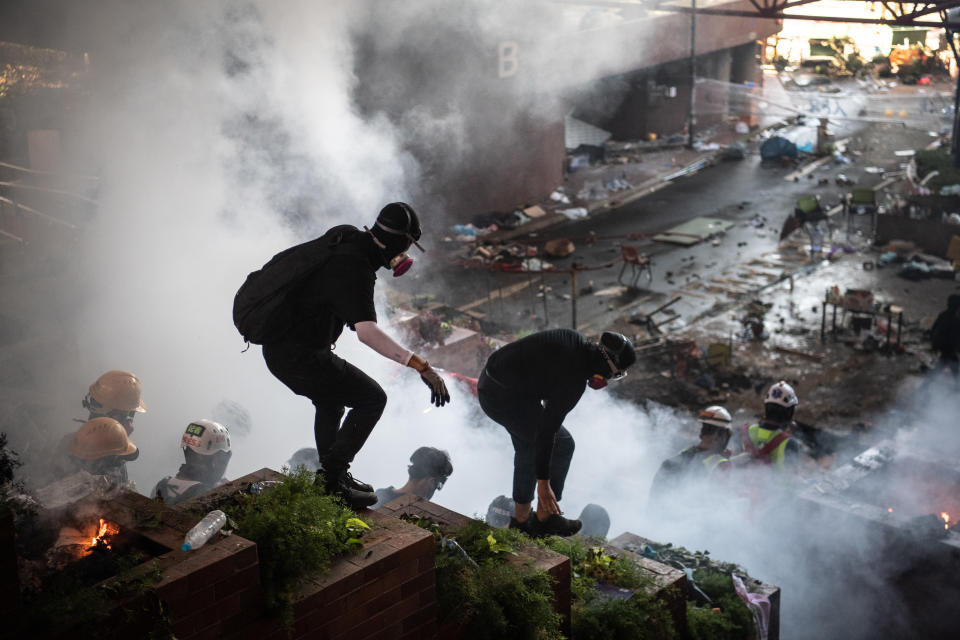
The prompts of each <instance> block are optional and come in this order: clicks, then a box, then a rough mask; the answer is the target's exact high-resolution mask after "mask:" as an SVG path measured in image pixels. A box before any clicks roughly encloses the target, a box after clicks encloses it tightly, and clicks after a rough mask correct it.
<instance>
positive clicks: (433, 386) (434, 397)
mask: <svg viewBox="0 0 960 640" xmlns="http://www.w3.org/2000/svg"><path fill="white" fill-rule="evenodd" d="M420 379H421V380H423V382H424V383H425V384H426V385H427V386H428V387H430V403H431V404H433V405H434V406H437V407H442V406H443V405H445V404H447V403H448V402H450V392H449V391H447V385H445V384H444V383H443V378H441V377H440V375H439V374H438V373H437V372H436V371H434V370H433V367H431V366H430V365H427V366H426V367H425V368H424V370H423V371H421V372H420Z"/></svg>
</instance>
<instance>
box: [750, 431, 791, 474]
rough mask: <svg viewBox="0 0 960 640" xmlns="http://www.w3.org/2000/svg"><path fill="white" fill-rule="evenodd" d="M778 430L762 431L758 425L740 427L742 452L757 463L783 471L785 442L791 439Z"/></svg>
mask: <svg viewBox="0 0 960 640" xmlns="http://www.w3.org/2000/svg"><path fill="white" fill-rule="evenodd" d="M792 437H793V436H791V435H790V434H789V433H787V432H786V431H781V430H780V429H764V428H763V427H761V426H760V425H758V424H752V425H750V426H749V427H748V426H747V425H743V426H742V427H740V442H741V443H742V444H743V450H744V451H746V452H747V453H749V454H750V456H751V457H752V458H753V459H754V460H756V461H757V462H761V463H764V464H772V465H773V466H774V467H775V468H776V470H777V471H783V470H784V466H783V460H784V457H785V454H786V450H787V442H788V441H789V440H790V438H792Z"/></svg>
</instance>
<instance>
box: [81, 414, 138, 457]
mask: <svg viewBox="0 0 960 640" xmlns="http://www.w3.org/2000/svg"><path fill="white" fill-rule="evenodd" d="M134 453H137V446H136V445H135V444H133V443H132V442H130V438H128V437H127V431H126V429H124V428H123V425H122V424H120V423H119V422H117V421H116V420H114V419H113V418H94V419H93V420H88V421H87V422H84V423H83V426H82V427H80V429H79V430H78V431H77V432H76V433H75V434H74V436H73V444H71V445H70V455H72V456H75V457H77V458H82V459H84V460H96V459H98V458H103V457H105V456H129V455H132V454H134Z"/></svg>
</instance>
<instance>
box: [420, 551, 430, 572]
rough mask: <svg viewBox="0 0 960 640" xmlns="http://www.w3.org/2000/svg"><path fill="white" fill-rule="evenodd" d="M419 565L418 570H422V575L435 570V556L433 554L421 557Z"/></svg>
mask: <svg viewBox="0 0 960 640" xmlns="http://www.w3.org/2000/svg"><path fill="white" fill-rule="evenodd" d="M419 563H420V564H419V566H418V567H417V568H418V569H419V570H420V573H423V572H424V571H429V570H430V569H433V554H432V553H431V554H430V555H429V556H423V557H421V558H420V560H419Z"/></svg>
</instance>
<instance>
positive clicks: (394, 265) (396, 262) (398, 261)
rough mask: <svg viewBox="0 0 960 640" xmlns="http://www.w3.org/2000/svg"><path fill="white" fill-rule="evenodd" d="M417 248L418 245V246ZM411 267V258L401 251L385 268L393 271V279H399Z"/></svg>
mask: <svg viewBox="0 0 960 640" xmlns="http://www.w3.org/2000/svg"><path fill="white" fill-rule="evenodd" d="M418 246H419V245H418ZM412 266H413V258H411V257H410V256H408V255H407V252H406V251H401V252H400V253H398V254H397V255H395V256H394V257H393V259H392V260H390V262H389V263H387V267H388V268H390V269H393V277H394V278H399V277H400V276H402V275H403V274H405V273H406V272H407V271H410V267H412Z"/></svg>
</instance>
